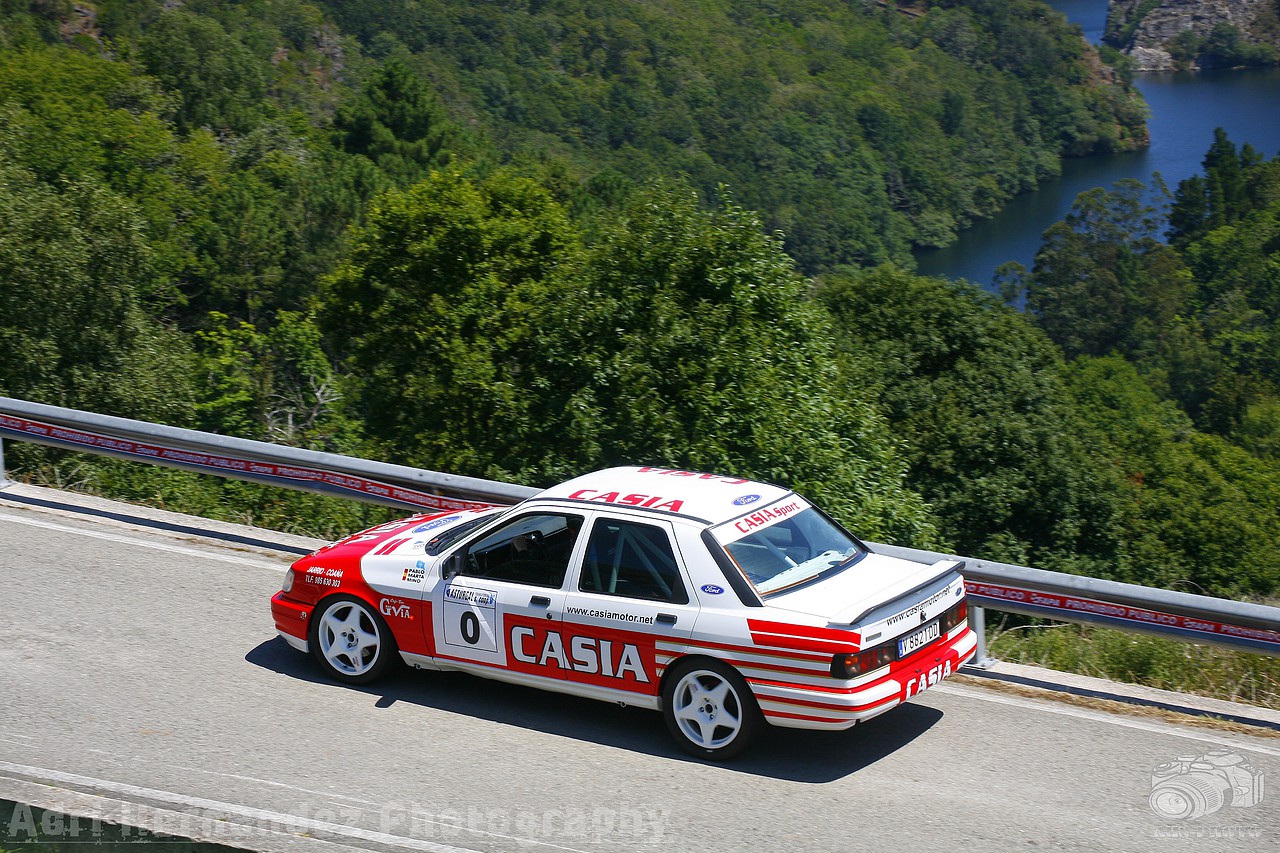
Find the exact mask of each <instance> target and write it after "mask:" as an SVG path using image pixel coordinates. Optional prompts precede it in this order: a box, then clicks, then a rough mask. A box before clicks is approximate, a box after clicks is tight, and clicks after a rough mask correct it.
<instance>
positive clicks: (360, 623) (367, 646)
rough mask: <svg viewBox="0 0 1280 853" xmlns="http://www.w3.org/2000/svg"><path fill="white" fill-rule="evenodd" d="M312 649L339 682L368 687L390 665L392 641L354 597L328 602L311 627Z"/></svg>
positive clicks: (377, 619) (370, 611) (377, 618)
mask: <svg viewBox="0 0 1280 853" xmlns="http://www.w3.org/2000/svg"><path fill="white" fill-rule="evenodd" d="M311 649H312V652H313V653H314V654H315V657H316V660H317V661H319V662H320V666H321V667H323V668H324V669H325V671H326V672H328V673H329V674H330V675H332V676H333V677H334V678H336V679H338V680H339V681H345V682H347V683H348V684H367V683H368V682H370V681H373V680H374V679H375V678H377V677H378V676H380V675H382V673H383V671H384V670H385V669H386V668H387V666H388V665H390V663H391V660H392V658H393V657H395V655H396V645H395V639H394V638H393V637H392V636H391V631H390V630H389V629H388V628H387V625H386V623H385V622H383V621H382V617H381V616H379V615H378V614H377V613H376V612H374V610H373V609H372V608H371V607H370V606H369V605H368V604H366V603H365V602H363V601H361V600H360V599H358V598H355V597H353V596H346V595H344V596H338V597H336V598H333V599H330V600H329V601H327V602H326V603H325V605H324V609H323V610H321V611H319V615H318V616H317V617H316V618H315V619H314V620H313V622H312V625H311Z"/></svg>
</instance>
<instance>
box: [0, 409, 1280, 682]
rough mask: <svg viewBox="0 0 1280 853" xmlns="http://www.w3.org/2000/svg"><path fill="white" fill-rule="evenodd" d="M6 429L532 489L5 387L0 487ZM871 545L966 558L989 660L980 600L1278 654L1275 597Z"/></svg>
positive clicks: (471, 486) (459, 491)
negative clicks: (1266, 601)
mask: <svg viewBox="0 0 1280 853" xmlns="http://www.w3.org/2000/svg"><path fill="white" fill-rule="evenodd" d="M5 436H8V437H10V438H15V439H18V440H21V441H29V442H35V443H37V444H45V445H50V446H54V447H63V448H69V449H72V450H81V451H86V452H89V453H99V454H105V455H108V456H116V457H121V458H125V459H133V460H137V461H141V462H148V463H151V464H157V465H167V466H170V467H174V468H182V469H186V470H190V471H198V472H200V473H204V474H217V475H219V476H222V477H232V478H236V479H242V480H251V481H254V482H260V483H267V484H270V485H273V486H283V487H285V488H291V489H303V490H307V491H313V492H320V493H324V494H332V495H339V496H342V497H347V498H353V499H356V500H362V501H367V502H370V503H379V504H386V505H390V506H399V507H404V508H408V509H416V510H421V509H437V510H456V509H466V508H474V507H483V506H495V505H509V504H513V503H518V502H519V501H522V500H524V499H525V498H528V497H532V496H533V495H535V494H537V492H538V490H537V489H534V488H531V487H528V486H517V485H513V484H511V483H500V482H497V481H494V480H481V479H477V478H474V477H458V476H455V475H452V474H442V473H438V472H435V471H423V470H421V469H418V468H410V467H407V466H403V465H391V464H388V463H384V462H371V461H369V460H365V459H357V458H355V457H351V456H341V455H338V454H335V453H320V452H317V451H311V450H300V449H298V448H293V447H283V446H280V445H275V444H269V443H267V442H262V441H250V440H248V439H242V438H230V437H227V436H222V435H215V434H213V433H206V432H198V431H196V430H189V429H179V428H177V427H169V426H161V425H158V424H151V423H147V422H145V421H135V420H129V419H127V418H116V417H110V416H106V415H97V414H92V413H90V412H82V411H78V410H75V409H64V408H60V407H57V406H46V405H43V404H40V403H30V402H26V401H23V400H15V399H12V398H8V397H0V487H3V485H4V484H5V479H4V478H5V473H4V444H3V439H4V437H5ZM868 545H869V546H870V547H871V549H872V550H873V551H876V552H878V553H883V554H887V555H890V556H895V557H901V558H903V559H907V560H914V561H916V562H923V563H933V562H936V561H937V560H941V559H959V560H964V561H965V570H964V575H965V581H966V586H967V587H968V592H969V600H970V603H971V614H972V615H971V621H972V622H973V627H974V629H975V630H977V631H978V636H979V637H980V638H982V639H981V640H980V642H981V643H982V644H981V645H980V646H979V649H978V655H977V658H976V660H977V663H978V665H979V666H982V665H985V664H987V663H988V662H989V659H988V658H987V654H986V646H985V638H984V637H983V631H982V628H983V621H984V615H983V608H987V607H989V608H993V609H997V610H1001V611H1008V612H1012V613H1022V614H1026V615H1030V616H1047V617H1049V618H1053V619H1060V620H1064V621H1068V622H1088V623H1094V624H1100V625H1107V626H1109V627H1113V628H1119V629H1122V630H1126V631H1140V632H1143V633H1148V634H1157V635H1161V636H1166V637H1178V638H1181V639H1184V640H1188V641H1191V642H1202V643H1214V644H1217V645H1221V646H1228V647H1231V648H1236V649H1243V650H1245V651H1250V652H1256V653H1260V654H1267V655H1275V656H1280V608H1278V607H1270V606H1267V605H1262V604H1251V603H1247V602H1242V601H1232V600H1229V599H1222V598H1212V597H1210V596H1205V595H1193V594H1191V593H1185V592H1174V591H1172V590H1165V589H1155V588H1152V587H1145V586H1138V585H1136V584H1127V583H1119V582H1117V581H1109V580H1101V579H1098V578H1089V577H1082V576H1079V575H1068V574H1063V573H1061V572H1049V571H1044V570H1043V569H1033V568H1028V567H1026V566H1014V565H1009V564H1007V563H994V562H989V561H986V560H980V559H975V558H973V557H964V556H958V555H954V554H940V553H936V552H933V551H921V550H918V549H915V548H903V547H899V546H894V545H882V544H878V543H874V542H872V543H868Z"/></svg>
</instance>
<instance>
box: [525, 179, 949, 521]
mask: <svg viewBox="0 0 1280 853" xmlns="http://www.w3.org/2000/svg"><path fill="white" fill-rule="evenodd" d="M552 316H553V318H554V320H553V322H552V323H550V324H548V330H549V331H552V333H553V334H552V336H551V341H550V342H549V343H544V347H545V349H544V351H545V352H546V353H547V355H548V356H551V355H552V354H554V360H553V361H552V365H551V366H552V370H553V371H554V373H555V375H561V374H562V373H563V374H564V375H568V376H572V377H574V382H573V383H572V384H573V385H576V386H577V389H576V390H575V393H574V394H573V396H572V397H571V399H570V401H569V403H568V406H567V407H566V408H567V411H568V412H569V414H570V419H569V425H568V427H567V429H566V434H567V435H568V436H569V437H570V440H571V442H572V445H573V446H572V447H571V448H568V451H569V453H572V454H573V456H571V457H570V458H576V459H580V460H581V466H582V467H586V466H591V467H600V466H603V465H609V464H621V463H636V462H640V463H645V464H658V465H673V466H681V467H691V468H694V469H697V470H715V471H729V472H736V473H740V474H743V475H747V476H754V477H758V478H762V479H765V480H769V481H773V482H779V483H785V484H788V485H791V486H793V487H794V488H797V489H799V490H801V491H802V492H805V493H807V494H809V495H811V496H813V497H814V498H815V499H817V500H819V501H821V502H822V504H823V505H824V506H826V507H828V508H830V509H831V510H832V511H833V513H834V514H836V515H837V516H838V517H840V518H842V519H843V520H845V521H846V522H847V523H849V524H850V525H851V526H853V527H854V529H856V530H858V531H859V532H860V533H862V534H864V535H867V536H869V537H872V538H875V537H881V538H884V539H887V540H891V541H903V542H927V541H931V540H932V539H933V535H934V534H933V528H932V523H931V520H930V518H929V516H928V513H927V512H926V509H925V507H924V505H923V503H922V502H921V500H920V498H919V496H918V495H917V494H915V493H914V492H913V491H912V490H910V489H909V488H908V487H907V485H906V482H905V474H906V466H905V462H904V459H903V458H902V456H901V450H900V447H899V445H898V442H897V441H896V440H895V439H894V438H893V436H892V435H891V434H890V432H889V430H888V429H887V425H886V423H885V422H884V420H883V418H882V416H881V415H880V414H879V412H878V411H877V409H876V407H875V404H874V400H873V399H872V397H871V395H870V394H868V393H867V392H866V390H865V388H863V387H860V384H859V381H858V379H857V378H855V377H854V376H853V375H852V374H851V373H849V372H842V371H841V370H840V369H839V365H838V361H837V354H836V352H835V350H834V347H833V345H832V344H833V340H834V337H835V332H834V329H833V328H832V327H831V325H830V323H829V321H828V319H827V317H826V316H825V314H824V313H823V312H822V311H820V310H819V309H818V306H816V305H814V304H812V303H811V302H810V301H809V300H808V299H807V297H806V284H805V282H804V281H803V280H802V279H801V278H800V277H799V276H798V275H797V273H796V270H795V268H794V263H793V262H792V261H791V259H790V258H788V257H787V255H786V254H785V253H784V252H783V250H782V245H781V242H780V240H779V237H778V236H777V235H768V234H765V233H764V232H763V229H762V228H761V223H760V221H759V218H758V217H757V216H756V215H755V214H752V213H751V212H749V211H747V210H745V209H743V208H742V207H740V206H738V205H737V204H736V203H734V202H733V201H732V200H730V199H728V198H727V197H726V196H722V197H721V198H720V199H719V200H718V201H717V202H716V203H715V204H714V205H712V207H711V208H710V209H704V208H702V207H700V206H699V204H698V201H697V197H696V195H695V194H694V193H693V192H692V191H690V190H689V189H688V188H687V187H683V186H680V185H676V186H665V185H658V186H652V187H650V188H648V189H646V190H644V191H642V192H639V193H637V194H636V195H635V196H633V198H632V199H631V201H630V202H629V203H628V205H627V206H626V208H625V210H624V212H623V213H622V214H621V215H620V216H619V217H618V219H617V220H616V222H614V223H613V224H612V225H610V226H607V227H606V228H604V230H603V232H602V236H601V239H600V240H599V242H598V243H597V244H596V245H594V246H593V247H592V248H591V250H590V251H589V253H588V257H587V262H586V264H585V265H584V266H583V267H582V272H581V274H580V277H579V279H578V283H577V284H576V285H575V286H574V287H573V288H572V289H571V290H569V292H568V293H567V294H566V297H565V299H564V300H563V301H562V302H560V303H559V304H558V305H557V306H555V310H554V312H553V315H552Z"/></svg>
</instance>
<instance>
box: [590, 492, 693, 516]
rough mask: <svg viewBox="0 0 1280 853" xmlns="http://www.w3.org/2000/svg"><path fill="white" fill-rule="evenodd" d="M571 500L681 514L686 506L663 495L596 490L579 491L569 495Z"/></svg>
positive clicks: (682, 502)
mask: <svg viewBox="0 0 1280 853" xmlns="http://www.w3.org/2000/svg"><path fill="white" fill-rule="evenodd" d="M569 499H570V500H575V501H604V502H605V503H611V504H623V505H625V506H638V507H644V508H646V509H665V510H668V511H670V512H679V511H680V507H682V506H684V501H678V500H668V499H666V498H664V497H662V496H661V495H624V494H622V492H601V491H598V490H596V489H578V491H576V492H574V493H573V494H571V495H569Z"/></svg>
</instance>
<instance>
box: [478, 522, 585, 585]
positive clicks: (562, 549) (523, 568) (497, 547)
mask: <svg viewBox="0 0 1280 853" xmlns="http://www.w3.org/2000/svg"><path fill="white" fill-rule="evenodd" d="M581 529H582V516H580V515H568V514H562V513H537V514H534V515H522V516H520V517H519V518H516V519H513V520H511V521H509V522H507V523H506V524H504V525H502V526H501V527H499V528H498V529H497V530H495V531H493V532H492V533H490V534H488V535H487V536H485V537H484V538H482V539H480V540H478V541H477V542H474V543H472V545H471V547H469V548H468V549H467V556H466V559H465V561H464V564H463V566H464V567H463V570H462V574H464V575H466V576H467V577H472V578H492V579H494V580H500V581H511V582H513V583H523V584H530V585H532V586H548V587H552V588H554V589H558V588H559V587H560V586H561V584H563V583H564V574H565V570H566V569H568V567H569V558H570V556H572V555H573V545H574V543H575V542H577V541H578V531H580V530H581Z"/></svg>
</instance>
